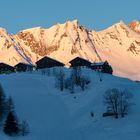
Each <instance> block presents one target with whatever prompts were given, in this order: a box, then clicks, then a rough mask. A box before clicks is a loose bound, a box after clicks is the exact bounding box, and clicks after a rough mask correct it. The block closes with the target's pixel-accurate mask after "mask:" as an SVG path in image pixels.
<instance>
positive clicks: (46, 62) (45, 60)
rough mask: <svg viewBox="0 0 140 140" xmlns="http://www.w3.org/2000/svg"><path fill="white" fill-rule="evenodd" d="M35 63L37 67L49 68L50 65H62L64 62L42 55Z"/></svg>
mask: <svg viewBox="0 0 140 140" xmlns="http://www.w3.org/2000/svg"><path fill="white" fill-rule="evenodd" d="M36 65H37V69H43V68H51V67H63V66H64V64H63V63H61V62H59V61H57V60H55V59H52V58H50V57H47V56H45V57H43V58H42V59H40V60H39V61H37V62H36Z"/></svg>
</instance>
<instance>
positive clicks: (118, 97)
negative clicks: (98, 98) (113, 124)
mask: <svg viewBox="0 0 140 140" xmlns="http://www.w3.org/2000/svg"><path fill="white" fill-rule="evenodd" d="M131 98H132V94H131V93H129V92H128V91H127V90H123V91H121V90H119V89H116V88H113V89H108V90H107V91H106V92H105V94H104V103H105V104H106V105H107V112H110V113H112V115H114V116H115V118H118V115H121V117H124V115H125V114H127V113H128V108H129V107H130V101H129V100H130V99H131ZM110 113H109V114H110Z"/></svg>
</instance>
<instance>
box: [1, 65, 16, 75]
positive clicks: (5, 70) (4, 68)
mask: <svg viewBox="0 0 140 140" xmlns="http://www.w3.org/2000/svg"><path fill="white" fill-rule="evenodd" d="M14 71H15V69H14V67H12V66H10V65H8V64H5V63H3V62H1V63H0V73H10V72H14Z"/></svg>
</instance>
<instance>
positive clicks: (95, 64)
mask: <svg viewBox="0 0 140 140" xmlns="http://www.w3.org/2000/svg"><path fill="white" fill-rule="evenodd" d="M104 63H105V62H98V63H92V64H91V66H102V65H104Z"/></svg>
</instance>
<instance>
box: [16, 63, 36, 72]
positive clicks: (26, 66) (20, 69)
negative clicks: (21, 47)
mask: <svg viewBox="0 0 140 140" xmlns="http://www.w3.org/2000/svg"><path fill="white" fill-rule="evenodd" d="M14 67H15V70H16V71H18V72H25V71H32V70H33V68H34V67H33V65H31V64H25V63H21V62H20V63H18V64H17V65H15V66H14Z"/></svg>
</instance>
